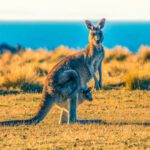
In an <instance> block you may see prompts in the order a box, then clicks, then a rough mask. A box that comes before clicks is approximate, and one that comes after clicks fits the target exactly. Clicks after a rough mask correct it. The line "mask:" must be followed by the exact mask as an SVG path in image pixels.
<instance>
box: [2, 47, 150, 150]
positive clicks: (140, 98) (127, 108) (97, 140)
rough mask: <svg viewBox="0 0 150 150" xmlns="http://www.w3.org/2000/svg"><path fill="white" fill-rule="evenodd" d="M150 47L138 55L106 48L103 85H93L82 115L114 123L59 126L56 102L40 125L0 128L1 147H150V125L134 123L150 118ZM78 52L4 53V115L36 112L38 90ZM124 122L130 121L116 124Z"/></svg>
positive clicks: (24, 116)
mask: <svg viewBox="0 0 150 150" xmlns="http://www.w3.org/2000/svg"><path fill="white" fill-rule="evenodd" d="M105 49H106V48H105ZM149 49H150V48H149V47H145V46H142V47H141V48H140V49H139V52H138V53H136V54H133V53H131V52H130V51H129V50H128V49H126V48H123V47H120V46H119V47H118V46H117V47H115V48H113V49H111V50H107V49H106V54H105V58H104V61H103V80H102V81H103V90H101V91H97V92H96V91H95V90H93V97H94V100H93V101H92V102H91V103H90V102H85V103H83V104H82V105H80V106H79V109H78V116H79V118H80V119H102V120H104V121H106V122H110V123H112V125H104V124H101V125H98V124H85V125H82V124H71V125H67V124H66V125H58V120H59V115H60V111H59V110H58V109H57V108H56V107H54V108H53V109H52V110H51V111H50V112H49V114H48V115H47V116H46V118H45V119H44V120H43V121H42V122H41V123H40V124H38V125H37V126H34V125H32V126H25V125H22V126H18V127H0V149H2V150H3V149H4V150H5V149H6V150H7V149H13V150H15V149H22V150H31V149H42V150H44V149H46V150H48V149H59V150H60V149H99V150H107V149H111V150H113V149H115V150H119V149H140V150H141V149H147V150H148V149H150V126H147V127H146V126H142V125H133V123H135V122H139V123H144V122H150V117H149V116H150V103H149V99H150V91H149V90H150V74H149V72H150V67H149V66H150V59H149ZM74 52H75V50H73V49H69V48H67V47H64V46H60V47H58V48H56V49H55V50H54V51H52V52H48V51H46V50H44V49H38V50H36V51H32V50H31V49H27V50H26V51H22V52H20V53H18V54H11V53H10V52H5V53H4V54H3V55H1V56H0V107H1V112H0V120H1V121H2V120H14V119H27V118H31V117H32V116H34V115H35V114H36V112H37V110H38V107H39V106H40V100H41V93H39V94H37V93H34V94H33V92H41V90H42V86H43V84H44V82H45V78H46V75H47V74H48V72H49V71H50V70H51V69H52V67H53V66H54V65H55V64H56V63H57V62H58V61H60V60H61V59H63V58H64V57H65V56H67V55H70V54H73V53H74ZM89 85H90V86H93V80H91V82H90V83H89ZM28 92H29V93H28ZM12 93H16V94H12ZM5 94H6V95H5ZM121 122H125V123H128V125H119V124H117V125H116V124H115V123H121Z"/></svg>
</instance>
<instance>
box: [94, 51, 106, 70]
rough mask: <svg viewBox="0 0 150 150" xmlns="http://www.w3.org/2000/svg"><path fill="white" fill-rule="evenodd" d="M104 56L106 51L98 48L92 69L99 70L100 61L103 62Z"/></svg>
mask: <svg viewBox="0 0 150 150" xmlns="http://www.w3.org/2000/svg"><path fill="white" fill-rule="evenodd" d="M103 57H104V51H102V50H97V52H96V53H95V55H94V59H93V61H92V69H93V71H94V72H96V71H97V70H98V67H99V65H100V63H101V62H102V59H103Z"/></svg>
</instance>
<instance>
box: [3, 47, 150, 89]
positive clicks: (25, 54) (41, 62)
mask: <svg viewBox="0 0 150 150" xmlns="http://www.w3.org/2000/svg"><path fill="white" fill-rule="evenodd" d="M105 51H106V54H105V58H104V62H103V85H104V88H105V87H106V88H105V89H107V88H108V89H110V88H114V87H117V88H123V87H125V85H126V88H127V89H131V90H132V89H146V90H149V86H150V85H149V82H150V74H149V72H150V67H149V65H150V59H149V54H150V48H149V47H146V46H141V48H140V49H139V52H138V53H137V54H132V53H131V52H130V51H129V50H128V49H127V48H124V47H120V46H116V47H115V48H113V49H111V50H108V49H106V50H105ZM73 53H75V50H72V49H69V48H67V47H64V46H60V47H58V48H57V49H55V50H54V51H52V52H48V51H46V50H44V49H38V50H37V51H32V50H31V49H27V50H26V51H22V52H21V53H18V54H11V53H10V52H6V53H4V54H3V55H1V57H0V89H1V91H3V90H6V89H7V90H9V89H11V90H12V89H14V90H16V89H18V90H20V91H24V92H27V91H29V88H21V87H22V85H24V84H25V85H27V87H29V86H30V87H31V92H32V91H36V90H37V91H40V89H41V86H42V85H43V84H44V81H45V76H46V75H47V74H48V72H49V71H50V70H51V68H52V67H53V66H54V65H55V64H56V63H57V62H59V61H60V60H61V59H63V58H64V57H65V56H67V55H70V54H73ZM135 74H136V75H135ZM139 74H140V75H139ZM135 76H136V77H135ZM147 81H148V82H147ZM139 82H140V83H139ZM145 83H146V84H147V85H144V86H143V84H145ZM90 84H91V85H92V84H93V82H91V83H90ZM139 84H140V85H142V86H139ZM36 85H37V87H38V88H37V89H36ZM120 85H121V86H120ZM23 87H24V86H23ZM32 87H33V88H32ZM26 89H27V90H26ZM38 89H39V90H38Z"/></svg>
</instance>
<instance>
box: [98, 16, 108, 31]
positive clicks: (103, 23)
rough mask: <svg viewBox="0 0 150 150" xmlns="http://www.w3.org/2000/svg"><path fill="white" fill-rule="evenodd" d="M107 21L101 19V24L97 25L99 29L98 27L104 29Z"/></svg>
mask: <svg viewBox="0 0 150 150" xmlns="http://www.w3.org/2000/svg"><path fill="white" fill-rule="evenodd" d="M105 21H106V19H105V18H103V19H101V20H100V21H99V23H98V24H97V27H98V28H99V29H102V28H103V27H104V25H105Z"/></svg>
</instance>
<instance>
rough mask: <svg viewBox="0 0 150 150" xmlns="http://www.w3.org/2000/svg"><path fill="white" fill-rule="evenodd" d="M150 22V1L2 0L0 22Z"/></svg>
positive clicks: (0, 3) (0, 1) (0, 2)
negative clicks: (89, 20) (101, 20)
mask: <svg viewBox="0 0 150 150" xmlns="http://www.w3.org/2000/svg"><path fill="white" fill-rule="evenodd" d="M100 18H106V19H107V20H119V21H120V20H121V21H122V20H125V21H150V0H0V21H12V20H14V21H18V20H19V21H22V20H26V21H51V20H56V21H57V20H58V21H63V20H83V19H92V20H98V19H100Z"/></svg>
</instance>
